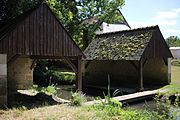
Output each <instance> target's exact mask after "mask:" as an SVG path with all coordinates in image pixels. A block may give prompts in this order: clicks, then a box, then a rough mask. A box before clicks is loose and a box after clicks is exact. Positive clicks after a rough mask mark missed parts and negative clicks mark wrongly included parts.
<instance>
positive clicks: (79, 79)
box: [76, 56, 82, 91]
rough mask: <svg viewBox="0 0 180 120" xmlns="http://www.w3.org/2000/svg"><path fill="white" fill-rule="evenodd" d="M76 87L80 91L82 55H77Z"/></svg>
mask: <svg viewBox="0 0 180 120" xmlns="http://www.w3.org/2000/svg"><path fill="white" fill-rule="evenodd" d="M76 86H77V89H78V91H82V56H78V72H77V84H76Z"/></svg>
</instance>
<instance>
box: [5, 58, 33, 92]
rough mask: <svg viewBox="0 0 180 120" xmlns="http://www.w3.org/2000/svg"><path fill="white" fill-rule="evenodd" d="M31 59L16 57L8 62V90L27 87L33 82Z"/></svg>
mask: <svg viewBox="0 0 180 120" xmlns="http://www.w3.org/2000/svg"><path fill="white" fill-rule="evenodd" d="M31 65H32V59H30V58H28V57H18V58H16V59H15V60H13V61H11V62H10V63H8V90H9V92H14V91H16V90H18V89H27V88H29V87H31V86H32V84H33V70H31V69H30V67H31Z"/></svg>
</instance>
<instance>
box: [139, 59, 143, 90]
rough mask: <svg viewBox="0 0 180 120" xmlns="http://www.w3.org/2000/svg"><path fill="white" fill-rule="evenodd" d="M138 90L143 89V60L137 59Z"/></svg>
mask: <svg viewBox="0 0 180 120" xmlns="http://www.w3.org/2000/svg"><path fill="white" fill-rule="evenodd" d="M139 87H140V88H139V90H140V91H143V90H144V86H143V61H142V60H140V61H139Z"/></svg>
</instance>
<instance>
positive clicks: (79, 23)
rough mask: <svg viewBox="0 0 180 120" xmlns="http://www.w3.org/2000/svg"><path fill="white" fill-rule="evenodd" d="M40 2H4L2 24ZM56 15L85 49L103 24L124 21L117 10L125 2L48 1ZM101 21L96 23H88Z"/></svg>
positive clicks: (1, 6) (29, 0) (89, 0)
mask: <svg viewBox="0 0 180 120" xmlns="http://www.w3.org/2000/svg"><path fill="white" fill-rule="evenodd" d="M38 2H39V0H18V1H15V0H4V1H1V3H0V24H4V23H5V22H6V21H7V20H10V19H13V18H15V17H17V16H18V15H19V14H21V13H23V12H24V11H27V10H28V9H31V8H33V7H34V6H35V5H37V4H38ZM47 2H48V4H49V6H50V7H51V9H52V10H53V12H54V14H55V15H56V16H57V18H58V19H59V20H60V21H61V23H62V24H63V25H64V26H65V28H66V29H67V30H68V31H69V33H70V35H71V36H72V37H73V39H74V40H75V42H76V43H77V44H78V45H79V46H80V47H83V48H84V49H85V48H86V47H87V45H88V44H89V42H90V41H91V40H92V39H93V37H94V36H95V31H96V30H97V29H98V27H99V26H100V24H101V23H102V22H103V21H105V22H107V23H115V22H117V21H120V20H121V19H122V17H121V15H120V14H119V13H118V12H117V9H121V7H122V6H123V5H124V0H47ZM93 17H96V18H97V21H98V22H97V21H96V22H85V21H88V20H91V19H92V18H93Z"/></svg>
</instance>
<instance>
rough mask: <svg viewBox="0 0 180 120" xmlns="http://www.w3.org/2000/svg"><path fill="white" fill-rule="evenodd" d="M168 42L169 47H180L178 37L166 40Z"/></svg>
mask: <svg viewBox="0 0 180 120" xmlns="http://www.w3.org/2000/svg"><path fill="white" fill-rule="evenodd" d="M166 42H167V44H168V46H169V47H178V46H179V47H180V38H179V37H177V36H170V37H168V38H166Z"/></svg>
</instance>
